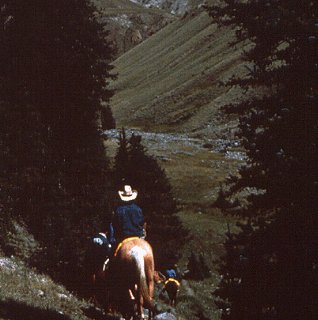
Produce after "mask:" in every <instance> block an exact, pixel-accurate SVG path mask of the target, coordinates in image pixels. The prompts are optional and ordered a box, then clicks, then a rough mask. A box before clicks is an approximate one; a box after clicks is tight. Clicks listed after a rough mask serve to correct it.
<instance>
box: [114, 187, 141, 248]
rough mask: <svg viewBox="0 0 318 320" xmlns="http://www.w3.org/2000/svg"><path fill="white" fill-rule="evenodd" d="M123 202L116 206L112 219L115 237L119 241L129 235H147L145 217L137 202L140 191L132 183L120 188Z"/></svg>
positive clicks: (119, 192)
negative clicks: (134, 188)
mask: <svg viewBox="0 0 318 320" xmlns="http://www.w3.org/2000/svg"><path fill="white" fill-rule="evenodd" d="M118 195H119V197H120V199H121V203H120V204H119V205H118V206H117V207H116V209H115V211H114V216H113V219H112V227H113V228H114V238H115V239H116V242H117V243H119V242H121V241H123V240H124V239H126V238H129V237H139V238H144V237H145V219H144V216H143V213H142V210H141V208H140V207H139V206H138V205H137V204H136V203H135V201H134V200H135V199H136V198H137V196H138V192H137V191H136V190H133V189H132V187H131V186H130V185H125V186H124V190H119V191H118Z"/></svg>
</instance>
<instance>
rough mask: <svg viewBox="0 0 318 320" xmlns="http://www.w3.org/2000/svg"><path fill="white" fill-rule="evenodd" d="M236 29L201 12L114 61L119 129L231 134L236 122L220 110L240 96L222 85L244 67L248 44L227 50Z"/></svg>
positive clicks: (194, 12) (193, 14) (160, 32)
mask: <svg viewBox="0 0 318 320" xmlns="http://www.w3.org/2000/svg"><path fill="white" fill-rule="evenodd" d="M234 34H235V30H233V29H228V28H218V27H217V25H216V24H214V23H213V21H212V20H211V18H210V17H209V16H208V14H207V12H206V11H205V10H204V9H203V8H201V9H197V10H196V11H193V12H192V13H189V14H185V15H184V16H183V17H182V18H180V19H178V20H176V21H174V22H172V23H170V24H168V25H167V26H166V27H164V28H163V29H161V30H160V31H159V32H157V33H156V34H154V35H153V36H152V37H150V38H148V39H147V40H145V41H144V42H143V43H141V44H139V45H138V46H136V47H135V48H133V49H132V50H130V51H129V52H127V53H125V54H124V55H122V56H120V57H119V58H118V59H117V60H116V61H115V62H114V65H115V67H116V68H115V70H116V72H117V73H118V79H117V80H116V81H114V83H113V84H112V87H113V88H114V89H115V90H116V94H115V96H114V98H113V101H112V106H113V113H114V116H115V118H116V121H117V124H118V126H135V127H139V128H141V129H144V130H148V131H158V132H160V131H161V132H162V131H169V132H183V133H191V134H192V135H193V136H201V135H203V136H208V137H211V138H215V137H221V136H224V135H225V136H231V134H232V131H233V129H234V128H235V127H236V121H235V120H233V121H231V119H228V118H227V119H225V118H224V115H223V114H222V113H221V112H220V111H219V107H220V106H222V105H224V104H226V103H227V102H228V101H230V99H232V98H233V97H234V98H235V99H239V98H240V97H241V96H242V92H241V91H240V90H238V89H236V90H233V89H232V90H230V91H229V88H228V87H225V86H220V82H221V81H226V80H228V79H229V78H230V77H232V76H233V74H243V73H246V72H247V68H246V66H245V65H244V64H243V63H242V59H241V58H242V53H243V50H244V49H246V48H247V46H248V44H246V43H238V44H237V46H236V47H235V48H233V47H230V46H229V44H228V43H229V41H231V40H233V39H234Z"/></svg>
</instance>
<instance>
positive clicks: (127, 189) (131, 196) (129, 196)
mask: <svg viewBox="0 0 318 320" xmlns="http://www.w3.org/2000/svg"><path fill="white" fill-rule="evenodd" d="M118 194H119V196H120V199H121V200H123V201H131V200H135V199H136V198H137V195H138V192H137V191H136V190H132V188H131V186H129V185H125V186H124V191H121V190H119V191H118Z"/></svg>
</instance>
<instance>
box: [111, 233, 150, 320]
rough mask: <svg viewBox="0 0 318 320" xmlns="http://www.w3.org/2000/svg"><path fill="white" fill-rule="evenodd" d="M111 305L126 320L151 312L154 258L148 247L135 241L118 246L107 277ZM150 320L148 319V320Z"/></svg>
mask: <svg viewBox="0 0 318 320" xmlns="http://www.w3.org/2000/svg"><path fill="white" fill-rule="evenodd" d="M107 278H108V281H107V282H108V286H109V290H110V299H111V304H112V305H114V306H115V307H116V309H117V310H118V311H119V312H120V313H122V314H123V315H124V316H125V317H127V319H130V317H136V316H137V317H139V318H143V317H144V307H145V308H146V309H149V315H151V313H152V312H154V311H155V305H154V301H153V295H154V258H153V252H152V248H151V246H150V244H149V243H148V242H147V241H145V240H143V239H140V238H138V237H131V238H127V239H125V240H124V241H123V242H121V243H120V244H119V245H118V248H117V250H116V252H115V255H114V258H113V260H112V263H111V265H110V269H109V273H108V276H107ZM149 319H150V317H149Z"/></svg>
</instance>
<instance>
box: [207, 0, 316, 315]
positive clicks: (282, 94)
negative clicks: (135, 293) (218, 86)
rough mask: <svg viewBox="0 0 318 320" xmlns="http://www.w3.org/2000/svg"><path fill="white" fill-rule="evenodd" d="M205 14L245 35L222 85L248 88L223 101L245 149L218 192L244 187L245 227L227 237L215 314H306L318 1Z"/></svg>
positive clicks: (272, 1) (256, 4)
mask: <svg viewBox="0 0 318 320" xmlns="http://www.w3.org/2000/svg"><path fill="white" fill-rule="evenodd" d="M211 14H212V15H213V16H214V17H215V18H216V19H217V21H218V22H219V23H221V24H224V25H235V28H236V31H237V36H238V40H239V41H246V40H249V41H250V42H251V44H252V49H251V50H250V51H248V52H246V57H245V58H246V61H248V62H249V64H252V65H253V68H252V69H251V72H250V73H249V74H248V76H247V77H245V78H233V79H232V80H231V81H230V82H229V85H239V86H241V87H243V88H245V89H246V90H249V89H251V88H253V89H257V91H258V95H254V96H252V97H251V98H248V99H246V100H245V101H243V102H241V103H238V104H234V103H233V104H232V105H230V106H228V107H227V109H226V110H227V112H234V113H237V114H239V116H240V126H239V133H238V134H239V137H240V138H241V139H242V141H243V146H244V147H245V149H246V151H247V155H248V157H249V160H248V163H247V165H246V166H245V167H243V168H241V170H240V177H232V178H231V180H230V185H229V192H228V193H227V194H226V196H227V197H228V198H233V196H235V195H236V194H239V193H240V192H241V191H242V190H254V192H252V193H250V196H249V197H248V199H247V200H248V205H247V206H245V207H243V208H239V209H240V210H239V211H240V214H241V215H242V216H245V217H248V220H249V223H248V224H247V226H245V227H243V228H249V229H250V228H252V229H253V231H252V232H248V233H247V231H246V230H242V232H241V233H240V234H239V235H237V236H233V239H229V240H228V241H227V258H226V259H227V264H226V266H225V269H224V270H223V273H224V274H226V278H227V279H226V280H224V281H223V286H222V289H221V290H220V295H221V296H222V297H223V298H225V299H226V298H228V299H229V300H230V302H231V304H230V308H231V312H230V313H224V315H223V318H224V319H255V318H258V319H300V318H304V319H316V318H317V315H318V310H317V306H316V305H315V302H314V298H313V297H314V296H317V286H316V284H317V280H318V277H317V271H316V265H317V259H318V256H317V249H316V248H317V244H318V238H317V232H316V231H315V230H316V229H317V226H318V215H317V204H318V203H317V202H318V197H317V194H318V193H317V191H318V183H317V181H318V171H317V170H318V169H317V165H316V164H317V163H318V162H317V161H318V152H317V151H318V150H317V141H318V109H317V104H318V88H317V85H316V84H317V83H318V82H317V80H318V68H317V65H318V54H317V53H318V29H317V25H318V5H317V3H316V2H314V1H302V2H301V3H300V2H298V1H277V0H266V1H254V0H249V1H230V0H228V1H225V4H224V6H222V7H221V8H220V7H219V8H216V7H214V8H212V9H211ZM222 196H223V198H224V196H225V194H224V193H222ZM239 248H241V249H242V248H244V250H243V251H244V255H243V261H244V265H243V266H242V263H241V262H240V258H242V255H240V254H239V251H240V250H241V249H239ZM237 265H240V266H241V267H240V268H235V266H237ZM314 283H315V284H314ZM304 288H306V289H304Z"/></svg>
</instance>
